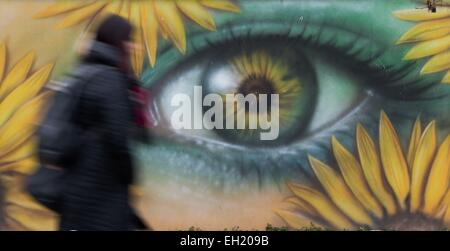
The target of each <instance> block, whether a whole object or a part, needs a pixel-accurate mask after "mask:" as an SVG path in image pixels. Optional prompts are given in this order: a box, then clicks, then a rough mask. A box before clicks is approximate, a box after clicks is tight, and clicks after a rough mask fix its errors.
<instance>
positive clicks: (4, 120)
mask: <svg viewBox="0 0 450 251" xmlns="http://www.w3.org/2000/svg"><path fill="white" fill-rule="evenodd" d="M34 60H35V54H34V53H33V52H30V53H28V54H27V55H25V56H24V57H23V58H22V59H20V60H19V62H18V63H17V64H15V65H14V66H12V67H8V66H10V65H11V64H10V62H8V58H7V47H6V44H4V43H0V185H1V188H0V189H2V190H4V191H2V194H4V198H3V200H4V202H3V205H0V206H2V207H3V208H2V210H0V211H3V213H4V215H3V218H5V222H6V228H7V229H9V230H52V229H55V227H56V217H55V215H54V214H53V213H51V212H49V211H48V210H46V209H45V208H44V207H42V206H40V205H39V204H37V203H36V202H35V201H34V200H33V199H32V198H31V197H30V196H29V195H27V194H26V193H25V192H24V189H23V184H24V179H25V178H26V177H27V175H28V174H30V173H31V172H33V170H34V169H35V167H36V165H37V161H36V157H35V145H36V139H35V137H34V132H35V128H36V126H35V125H36V124H37V123H39V120H40V117H41V114H42V109H44V106H45V104H46V100H47V99H48V98H49V96H50V95H51V94H50V93H49V92H46V91H43V90H42V89H43V87H44V85H45V84H46V83H47V81H48V79H49V77H50V75H51V72H52V70H53V66H54V64H53V63H50V64H47V65H45V66H43V67H41V68H40V69H38V70H36V71H34V72H33V71H32V68H33V62H34ZM8 68H9V69H8Z"/></svg>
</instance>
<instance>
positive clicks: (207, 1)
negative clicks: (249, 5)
mask: <svg viewBox="0 0 450 251" xmlns="http://www.w3.org/2000/svg"><path fill="white" fill-rule="evenodd" d="M200 2H201V3H202V4H203V5H204V6H207V7H209V8H213V9H217V10H225V11H230V12H240V11H241V9H240V8H239V6H237V5H235V4H234V3H232V2H230V1H228V0H201V1H200Z"/></svg>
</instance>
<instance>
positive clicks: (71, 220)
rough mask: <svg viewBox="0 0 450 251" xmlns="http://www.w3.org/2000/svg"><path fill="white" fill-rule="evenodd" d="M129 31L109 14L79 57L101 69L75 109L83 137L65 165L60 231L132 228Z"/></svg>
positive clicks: (133, 84) (125, 24) (131, 117)
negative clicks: (71, 160)
mask: <svg viewBox="0 0 450 251" xmlns="http://www.w3.org/2000/svg"><path fill="white" fill-rule="evenodd" d="M132 30H133V27H132V26H131V25H130V24H129V23H128V21H126V20H125V19H123V18H121V17H119V16H115V15H111V16H109V17H107V18H106V19H105V20H104V21H103V22H102V23H101V24H100V25H99V27H98V29H97V32H96V35H95V37H94V41H92V43H91V45H90V48H89V51H88V52H87V53H86V55H84V56H83V58H82V61H81V64H88V65H90V67H99V65H101V67H103V68H104V69H103V70H100V71H99V72H98V73H96V74H95V76H93V77H92V78H91V79H90V81H89V82H88V83H87V84H86V85H85V88H84V90H83V91H82V94H81V96H80V100H79V104H78V107H77V110H76V113H75V114H76V115H75V122H76V123H77V124H78V125H79V126H80V127H81V128H82V129H83V132H84V135H85V137H84V142H83V147H82V149H80V151H79V154H78V155H77V158H76V161H74V164H73V166H70V167H68V168H67V169H68V171H67V172H68V173H67V178H66V179H67V182H66V184H65V189H64V196H63V198H62V206H61V212H60V213H61V222H60V230H84V231H95V230H100V231H102V230H133V229H135V222H136V216H135V214H134V213H133V210H132V209H131V207H130V205H129V185H130V184H131V183H132V182H133V164H132V159H131V155H130V151H129V141H130V137H131V130H130V128H132V124H133V117H134V116H133V109H134V108H133V101H132V100H131V98H130V95H129V90H130V89H131V88H132V87H133V86H135V85H136V80H135V79H134V78H133V77H132V71H131V67H130V62H129V57H130V51H129V50H130V45H131V42H130V41H131V34H132ZM105 66H107V67H105Z"/></svg>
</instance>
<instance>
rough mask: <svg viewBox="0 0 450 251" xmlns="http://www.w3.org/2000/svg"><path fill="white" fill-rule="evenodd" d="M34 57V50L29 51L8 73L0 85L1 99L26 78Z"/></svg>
mask: <svg viewBox="0 0 450 251" xmlns="http://www.w3.org/2000/svg"><path fill="white" fill-rule="evenodd" d="M34 57H35V53H34V52H30V53H28V54H27V55H26V56H25V57H23V58H22V59H20V60H19V62H18V63H17V64H16V65H15V66H14V67H13V68H12V70H11V71H10V72H9V73H8V75H7V76H6V78H5V80H4V81H3V82H2V83H1V85H0V100H1V99H2V98H4V97H5V96H6V95H7V94H8V93H9V92H10V91H11V90H13V89H14V88H15V87H17V85H19V84H21V83H22V82H23V81H24V80H25V78H26V77H27V75H28V73H29V71H30V69H31V66H32V65H33V62H34ZM0 124H1V123H0Z"/></svg>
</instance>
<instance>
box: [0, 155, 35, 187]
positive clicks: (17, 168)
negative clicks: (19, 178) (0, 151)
mask: <svg viewBox="0 0 450 251" xmlns="http://www.w3.org/2000/svg"><path fill="white" fill-rule="evenodd" d="M37 166H38V161H37V158H36V157H35V156H34V155H31V156H30V157H28V158H25V159H22V160H19V161H16V162H12V163H9V164H6V165H2V166H0V170H1V171H2V172H6V171H14V173H16V174H21V175H29V174H31V173H33V172H34V171H35V170H36V168H37ZM15 185H16V184H14V186H15Z"/></svg>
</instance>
